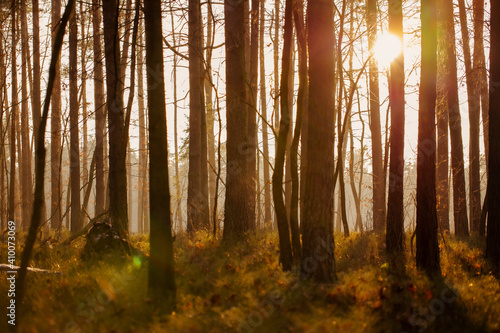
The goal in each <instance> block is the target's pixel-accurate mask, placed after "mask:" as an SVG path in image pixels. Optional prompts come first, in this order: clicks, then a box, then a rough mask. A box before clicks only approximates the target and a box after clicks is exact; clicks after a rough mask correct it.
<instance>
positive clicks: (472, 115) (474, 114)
mask: <svg viewBox="0 0 500 333" xmlns="http://www.w3.org/2000/svg"><path fill="white" fill-rule="evenodd" d="M458 8H459V13H460V16H459V17H460V26H461V31H462V45H463V51H464V59H465V80H466V83H467V101H468V105H469V212H470V220H471V229H472V230H474V232H475V233H478V232H479V221H480V219H481V188H480V185H481V180H480V177H479V169H480V167H479V162H480V161H479V117H480V113H481V104H480V103H481V94H480V91H479V90H480V89H478V88H477V75H476V73H477V71H473V69H472V65H471V59H472V57H471V52H470V47H469V27H468V22H467V15H466V12H465V2H464V0H458ZM457 107H458V105H457ZM451 118H452V115H451V114H450V125H451ZM450 134H451V133H450ZM452 156H453V153H452ZM460 195H462V193H460ZM463 195H465V192H464V193H463ZM455 224H457V222H456V221H455ZM455 232H456V231H455ZM467 233H468V231H467Z"/></svg>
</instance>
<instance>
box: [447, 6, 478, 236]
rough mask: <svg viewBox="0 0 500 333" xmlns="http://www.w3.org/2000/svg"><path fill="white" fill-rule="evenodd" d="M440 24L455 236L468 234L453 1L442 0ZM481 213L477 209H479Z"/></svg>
mask: <svg viewBox="0 0 500 333" xmlns="http://www.w3.org/2000/svg"><path fill="white" fill-rule="evenodd" d="M441 4H442V10H443V19H442V20H443V25H444V29H445V31H444V33H445V36H446V37H445V39H446V43H445V45H444V50H443V57H444V61H445V63H444V66H443V67H441V68H440V69H441V71H442V72H443V75H444V82H443V84H444V87H445V91H444V94H445V96H446V100H445V103H446V109H447V110H448V112H449V125H450V142H451V169H452V174H453V218H454V221H455V235H457V236H468V235H469V223H468V219H467V195H466V193H465V171H464V156H463V143H462V121H461V117H460V105H459V100H458V83H457V82H458V80H457V63H456V57H455V44H454V41H455V39H454V38H453V36H455V28H454V20H453V1H452V0H443V1H442V2H441ZM479 215H481V212H479Z"/></svg>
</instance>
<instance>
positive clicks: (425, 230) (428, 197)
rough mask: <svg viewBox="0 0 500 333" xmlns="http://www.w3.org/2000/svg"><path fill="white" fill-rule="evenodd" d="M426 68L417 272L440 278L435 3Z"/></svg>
mask: <svg viewBox="0 0 500 333" xmlns="http://www.w3.org/2000/svg"><path fill="white" fill-rule="evenodd" d="M421 4H422V7H421V8H422V9H421V16H420V19H421V24H422V25H421V26H422V45H421V48H422V68H421V74H420V75H421V76H420V92H419V117H418V152H417V230H416V236H417V255H416V259H417V268H419V269H423V270H424V271H425V272H426V273H427V274H429V275H440V274H441V268H440V265H439V246H438V239H437V230H438V225H437V211H436V125H435V116H436V114H435V107H436V72H437V62H436V59H437V57H436V51H437V19H436V15H437V13H436V10H437V8H436V4H435V2H434V0H422V2H421Z"/></svg>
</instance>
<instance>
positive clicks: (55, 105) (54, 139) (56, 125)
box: [50, 0, 62, 230]
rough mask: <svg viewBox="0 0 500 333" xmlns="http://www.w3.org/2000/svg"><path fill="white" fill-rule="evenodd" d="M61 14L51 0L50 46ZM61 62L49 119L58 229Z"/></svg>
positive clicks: (53, 204) (56, 1) (53, 209)
mask: <svg viewBox="0 0 500 333" xmlns="http://www.w3.org/2000/svg"><path fill="white" fill-rule="evenodd" d="M60 15H61V0H52V18H51V29H52V30H51V31H52V48H54V40H55V38H56V34H57V28H58V24H59V20H60ZM60 72H61V63H60V59H58V62H57V64H56V66H55V76H54V90H53V92H52V94H53V95H52V117H51V119H50V132H51V138H50V167H51V172H50V183H51V200H50V202H51V208H50V210H51V213H50V215H51V216H52V220H51V227H52V228H53V229H56V230H58V229H60V228H61V226H62V217H61V199H62V198H61V173H60V158H61V153H62V150H61V74H60Z"/></svg>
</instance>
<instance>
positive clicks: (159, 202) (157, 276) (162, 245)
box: [137, 0, 175, 308]
mask: <svg viewBox="0 0 500 333" xmlns="http://www.w3.org/2000/svg"><path fill="white" fill-rule="evenodd" d="M138 2H139V1H138ZM137 5H139V4H137ZM144 19H145V25H146V65H147V68H149V70H148V71H147V83H148V107H149V113H148V116H149V117H148V118H149V165H150V168H149V179H150V191H149V198H150V199H149V200H150V208H149V212H150V219H151V231H150V244H151V256H150V259H149V278H148V281H149V294H150V296H151V297H153V298H154V299H155V300H156V301H158V302H161V304H163V305H165V306H166V307H167V308H171V307H172V306H173V305H174V304H175V277H174V253H173V238H172V230H171V214H170V189H169V180H168V149H167V128H166V106H165V79H164V74H163V49H162V22H161V1H160V0H148V1H144ZM153 71H154V72H153Z"/></svg>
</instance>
